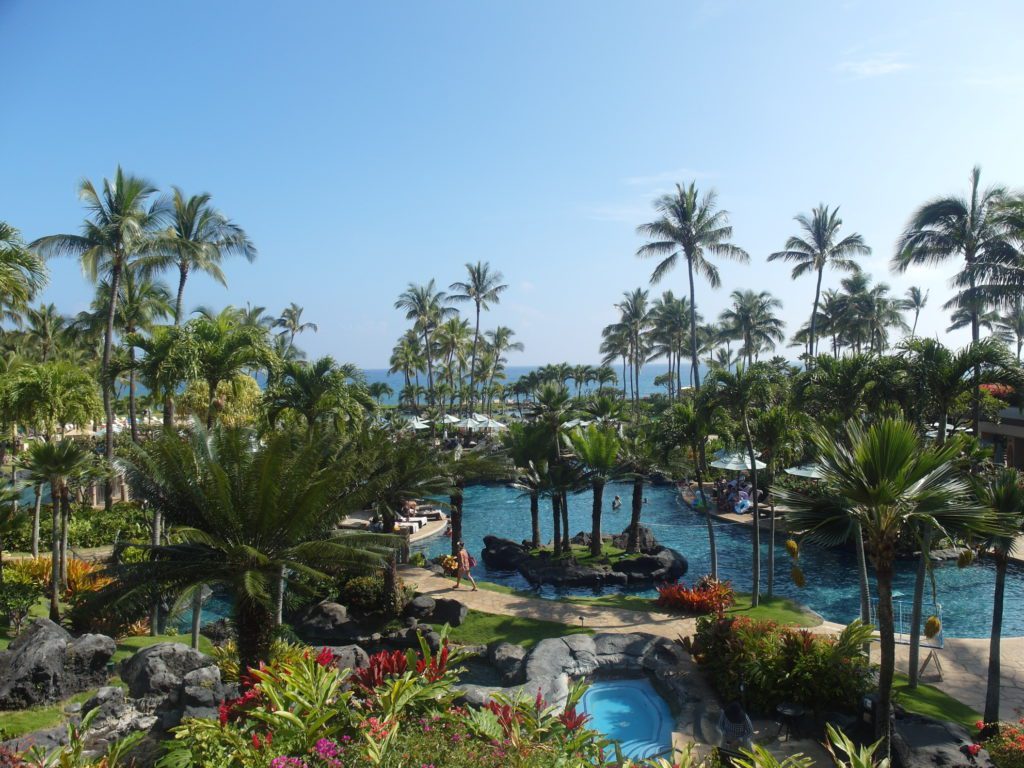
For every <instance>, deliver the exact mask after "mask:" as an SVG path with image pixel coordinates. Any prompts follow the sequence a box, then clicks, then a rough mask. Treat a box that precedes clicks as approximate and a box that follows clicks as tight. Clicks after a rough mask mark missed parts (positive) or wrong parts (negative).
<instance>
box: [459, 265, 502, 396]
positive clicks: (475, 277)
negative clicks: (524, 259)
mask: <svg viewBox="0 0 1024 768" xmlns="http://www.w3.org/2000/svg"><path fill="white" fill-rule="evenodd" d="M466 272H467V273H468V279H467V280H466V281H465V282H455V283H452V284H451V285H450V286H448V290H450V291H452V293H451V294H450V295H449V297H448V298H449V299H450V300H451V301H460V302H461V301H472V302H473V305H474V307H475V309H476V324H475V325H474V328H473V357H472V361H471V362H470V367H469V412H472V410H473V403H474V402H475V398H476V353H477V347H478V346H479V342H480V312H481V310H487V309H490V305H491V304H497V303H498V302H499V301H501V294H502V292H503V291H505V290H506V289H507V288H508V286H507V285H505V284H504V283H502V282H501V280H502V275H501V272H492V271H491V265H490V264H489V263H487V262H481V261H478V262H477V263H476V264H466Z"/></svg>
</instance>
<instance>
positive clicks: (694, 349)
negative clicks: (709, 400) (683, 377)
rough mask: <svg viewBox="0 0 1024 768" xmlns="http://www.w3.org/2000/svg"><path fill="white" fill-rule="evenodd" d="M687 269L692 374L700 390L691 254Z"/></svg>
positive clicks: (694, 382)
mask: <svg viewBox="0 0 1024 768" xmlns="http://www.w3.org/2000/svg"><path fill="white" fill-rule="evenodd" d="M686 269H687V273H688V275H689V278H690V363H691V364H692V365H693V370H692V371H691V372H690V375H691V376H692V377H693V389H694V392H700V372H699V371H698V370H697V368H698V365H699V361H698V359H697V294H696V292H695V291H694V289H693V259H692V258H690V256H689V254H687V256H686Z"/></svg>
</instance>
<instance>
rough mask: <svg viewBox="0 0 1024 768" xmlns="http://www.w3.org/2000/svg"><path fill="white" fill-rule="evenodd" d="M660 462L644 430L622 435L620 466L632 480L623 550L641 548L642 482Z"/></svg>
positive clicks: (653, 471) (634, 550)
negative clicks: (627, 526)
mask: <svg viewBox="0 0 1024 768" xmlns="http://www.w3.org/2000/svg"><path fill="white" fill-rule="evenodd" d="M661 466H662V462H661V460H660V457H659V456H658V452H657V449H656V447H655V445H654V442H653V441H652V440H651V439H650V438H649V437H648V436H647V435H646V434H645V433H643V432H638V433H636V434H634V435H630V436H627V437H625V438H624V439H623V440H622V442H621V444H620V446H619V467H620V470H621V472H622V475H623V477H624V478H626V479H628V480H631V481H632V483H633V495H632V499H631V502H630V517H629V528H628V529H627V530H628V534H627V535H626V551H627V552H637V551H639V547H640V515H641V513H642V512H643V508H644V483H646V482H648V481H650V479H651V476H652V475H654V474H655V473H657V472H659V471H660V470H661Z"/></svg>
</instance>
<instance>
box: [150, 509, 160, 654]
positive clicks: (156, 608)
mask: <svg viewBox="0 0 1024 768" xmlns="http://www.w3.org/2000/svg"><path fill="white" fill-rule="evenodd" d="M149 542H150V544H151V545H152V546H154V547H158V546H160V510H158V509H156V507H154V508H153V527H152V528H151V529H150V539H149ZM149 634H150V636H151V637H156V636H157V635H159V634H160V591H159V589H157V586H156V585H155V584H154V585H153V605H152V606H151V607H150V609H149Z"/></svg>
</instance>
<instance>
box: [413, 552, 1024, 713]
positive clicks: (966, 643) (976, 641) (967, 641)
mask: <svg viewBox="0 0 1024 768" xmlns="http://www.w3.org/2000/svg"><path fill="white" fill-rule="evenodd" d="M401 572H402V577H403V578H404V579H405V580H406V581H407V582H411V583H414V584H415V585H416V589H417V591H418V592H420V593H422V594H425V595H429V596H431V597H456V598H457V599H458V600H460V601H461V602H463V603H465V604H466V605H467V606H468V607H470V608H472V609H473V610H476V611H480V612H482V613H493V614H498V615H501V616H518V617H520V618H528V619H540V620H544V621H555V622H559V623H561V624H566V625H570V626H579V625H580V623H581V619H582V624H583V626H585V627H587V628H588V629H592V630H594V631H597V632H614V633H626V632H647V633H650V634H652V635H659V636H661V637H667V638H669V639H671V640H675V639H676V638H678V637H686V636H689V635H692V634H693V633H694V631H695V630H696V627H697V621H696V619H693V618H679V617H674V616H666V615H665V614H661V613H653V612H648V611H632V610H627V609H623V608H601V607H597V606H590V605H580V604H576V603H564V602H561V601H558V600H544V599H542V598H536V597H525V596H522V595H512V594H506V593H504V592H492V591H489V590H485V589H480V590H477V591H476V592H472V591H470V590H469V589H466V588H462V589H458V590H456V589H454V588H453V584H452V582H451V580H449V579H446V578H444V577H442V576H437V575H435V574H433V573H431V572H430V571H427V570H424V569H422V568H414V567H411V566H403V567H402V569H401ZM842 629H843V627H842V625H840V624H835V623H832V622H824V623H823V624H821V625H820V626H818V627H814V628H813V629H812V630H811V631H812V632H839V631H841V630H842ZM988 643H989V641H988V639H987V638H947V639H946V643H945V648H944V649H942V650H940V651H938V654H939V658H940V660H941V663H942V669H943V678H942V680H937V679H935V678H934V676H933V674H932V669H931V667H929V670H928V672H927V673H926V674H925V675H924V677H922V682H924V683H928V684H929V685H933V686H935V687H936V688H938V689H939V690H941V691H944V692H945V693H947V694H949V695H950V696H952V697H953V698H955V699H957V700H959V701H961V702H963V703H964V704H967V705H968V706H969V707H971V708H972V709H974V710H976V711H978V712H981V711H983V710H984V708H985V688H986V684H987V676H988ZM908 650H909V649H908V647H907V646H905V645H897V646H896V667H897V669H898V670H899V671H902V672H906V670H907V652H908ZM927 653H928V651H927V649H922V653H921V659H922V661H923V660H924V658H925V656H927ZM877 654H878V646H877V645H873V646H872V660H874V661H877ZM1000 657H1001V660H1002V670H1001V671H1002V674H1001V680H1002V686H1001V687H1002V690H1001V705H1002V716H1003V719H1008V718H1010V717H1011V716H1013V717H1015V718H1016V717H1020V716H1022V715H1024V637H1004V638H1003V639H1002V652H1001V654H1000Z"/></svg>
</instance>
